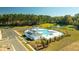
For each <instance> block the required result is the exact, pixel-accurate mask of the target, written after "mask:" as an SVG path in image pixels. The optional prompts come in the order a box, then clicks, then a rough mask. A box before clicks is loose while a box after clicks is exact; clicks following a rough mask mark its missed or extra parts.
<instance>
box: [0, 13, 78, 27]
mask: <svg viewBox="0 0 79 59" xmlns="http://www.w3.org/2000/svg"><path fill="white" fill-rule="evenodd" d="M42 23H56V24H60V25H76V26H78V25H79V14H75V15H74V16H71V15H65V16H55V17H52V16H48V15H33V14H3V15H0V25H1V26H6V25H8V26H24V25H37V24H42Z"/></svg>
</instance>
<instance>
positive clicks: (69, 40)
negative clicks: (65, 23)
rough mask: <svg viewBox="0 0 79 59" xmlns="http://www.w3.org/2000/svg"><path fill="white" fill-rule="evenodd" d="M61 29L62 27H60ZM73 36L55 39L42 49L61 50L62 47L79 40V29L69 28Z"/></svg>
mask: <svg viewBox="0 0 79 59" xmlns="http://www.w3.org/2000/svg"><path fill="white" fill-rule="evenodd" d="M60 30H61V29H60ZM61 31H64V30H63V29H62V30H61ZM67 31H68V32H69V33H70V34H71V36H69V37H64V38H63V39H61V40H60V41H55V42H52V43H50V44H49V46H48V47H47V48H44V49H42V51H59V50H61V49H62V48H64V47H66V46H68V45H70V44H72V43H74V42H76V41H79V36H78V35H79V31H78V30H75V29H73V31H71V30H67Z"/></svg>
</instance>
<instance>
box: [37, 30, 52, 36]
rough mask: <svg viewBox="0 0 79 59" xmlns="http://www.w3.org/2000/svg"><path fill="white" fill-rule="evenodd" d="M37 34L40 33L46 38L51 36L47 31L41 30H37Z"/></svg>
mask: <svg viewBox="0 0 79 59" xmlns="http://www.w3.org/2000/svg"><path fill="white" fill-rule="evenodd" d="M38 32H39V33H41V34H42V35H46V36H48V35H50V34H52V33H51V32H49V31H48V30H47V29H41V30H38Z"/></svg>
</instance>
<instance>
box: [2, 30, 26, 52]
mask: <svg viewBox="0 0 79 59" xmlns="http://www.w3.org/2000/svg"><path fill="white" fill-rule="evenodd" d="M2 36H3V38H5V39H8V40H9V43H11V45H12V47H13V49H14V50H15V51H26V48H25V47H24V46H23V45H22V44H21V43H20V42H19V41H18V37H17V35H16V33H15V32H14V31H13V30H12V29H2Z"/></svg>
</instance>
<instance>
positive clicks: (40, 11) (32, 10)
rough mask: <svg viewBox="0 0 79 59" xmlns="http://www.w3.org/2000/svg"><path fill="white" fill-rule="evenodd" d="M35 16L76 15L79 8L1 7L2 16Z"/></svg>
mask: <svg viewBox="0 0 79 59" xmlns="http://www.w3.org/2000/svg"><path fill="white" fill-rule="evenodd" d="M15 13H17V14H20V13H22V14H35V15H49V16H64V15H72V16H73V15H74V14H77V13H79V7H0V14H15Z"/></svg>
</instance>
